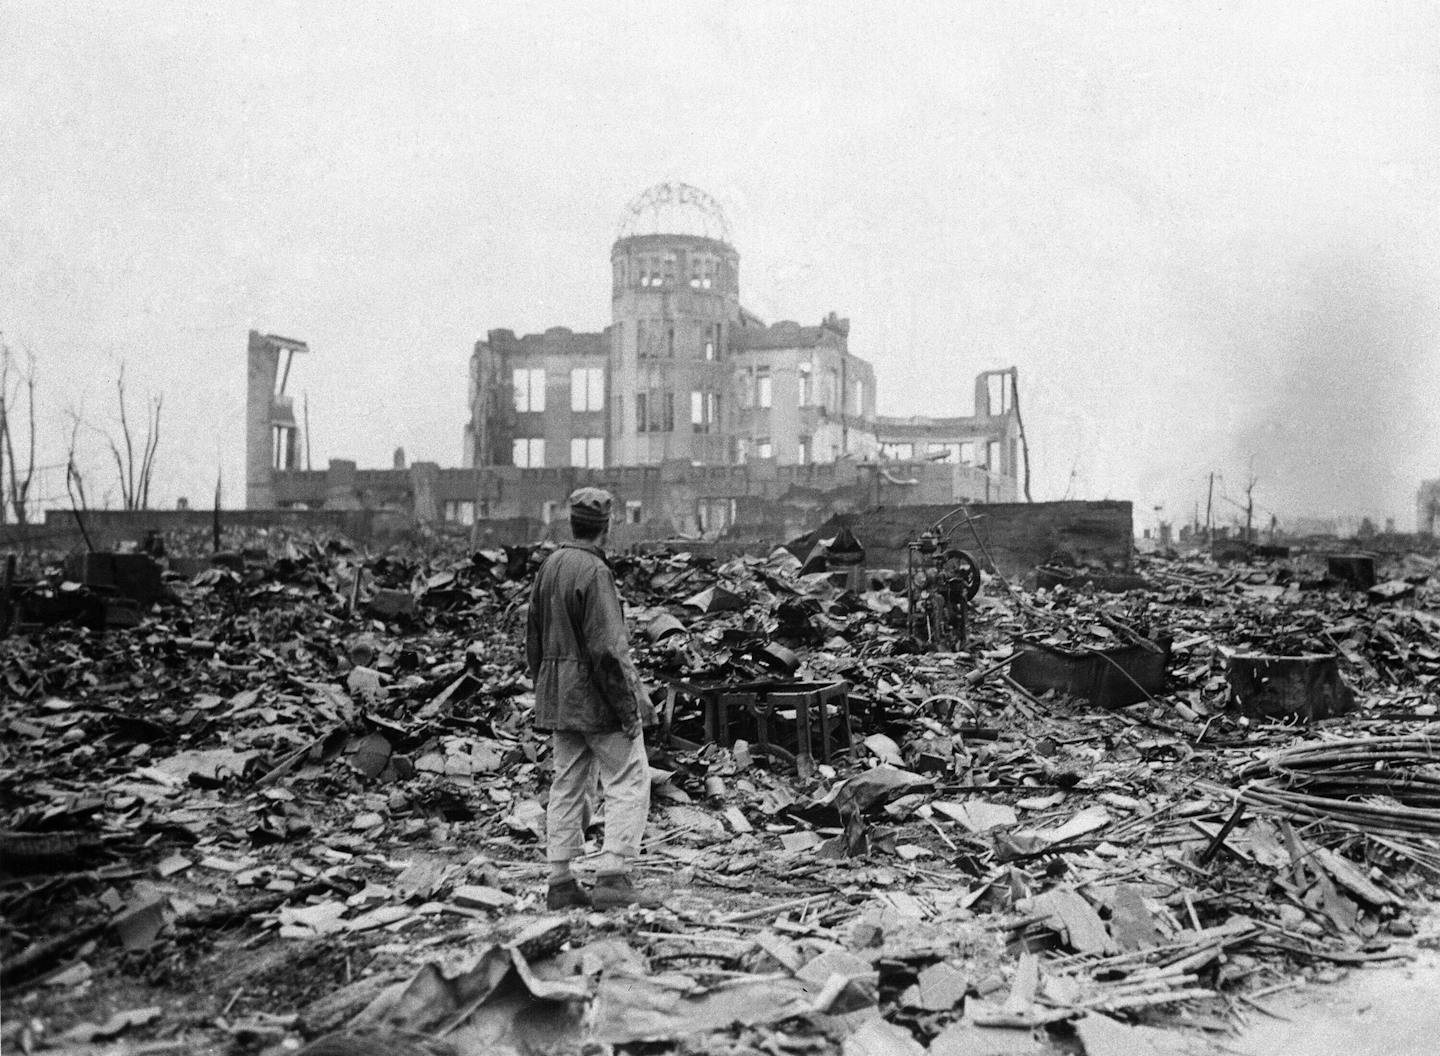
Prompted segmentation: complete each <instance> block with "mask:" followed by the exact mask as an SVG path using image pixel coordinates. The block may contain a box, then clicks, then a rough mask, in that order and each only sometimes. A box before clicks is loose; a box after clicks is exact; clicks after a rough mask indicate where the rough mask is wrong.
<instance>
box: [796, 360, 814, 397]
mask: <svg viewBox="0 0 1440 1056" xmlns="http://www.w3.org/2000/svg"><path fill="white" fill-rule="evenodd" d="M812 388H813V378H812V377H811V373H810V364H809V363H801V364H800V384H799V386H798V390H799V399H798V403H799V405H800V406H801V407H809V406H810V403H811V401H812V400H813V399H814V393H813V392H812Z"/></svg>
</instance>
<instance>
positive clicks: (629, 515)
mask: <svg viewBox="0 0 1440 1056" xmlns="http://www.w3.org/2000/svg"><path fill="white" fill-rule="evenodd" d="M642 516H643V507H642V506H641V503H640V500H639V499H626V500H625V523H626V524H639V523H640V520H641V517H642Z"/></svg>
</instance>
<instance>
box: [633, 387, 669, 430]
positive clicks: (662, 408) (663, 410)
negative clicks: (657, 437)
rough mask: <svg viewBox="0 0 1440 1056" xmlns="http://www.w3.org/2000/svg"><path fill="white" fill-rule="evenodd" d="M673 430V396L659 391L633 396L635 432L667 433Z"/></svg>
mask: <svg viewBox="0 0 1440 1056" xmlns="http://www.w3.org/2000/svg"><path fill="white" fill-rule="evenodd" d="M674 429H675V394H674V393H673V392H665V391H663V390H661V389H651V390H649V391H648V392H639V393H636V394H635V431H636V432H637V433H669V432H673V431H674Z"/></svg>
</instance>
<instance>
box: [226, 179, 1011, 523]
mask: <svg viewBox="0 0 1440 1056" xmlns="http://www.w3.org/2000/svg"><path fill="white" fill-rule="evenodd" d="M610 269H611V322H610V325H609V326H607V327H606V328H605V329H604V330H602V331H600V332H598V333H577V332H575V331H572V330H570V329H568V328H566V327H563V326H555V327H551V328H550V329H548V330H546V331H544V332H543V333H538V334H526V335H523V336H517V335H516V334H515V333H514V331H512V330H506V329H494V330H490V331H489V332H488V333H487V334H486V336H485V337H484V339H482V340H480V341H477V342H476V343H475V346H474V350H473V353H472V355H471V357H470V366H469V406H470V415H469V420H468V421H467V422H466V424H465V428H464V447H463V457H462V463H463V465H462V468H459V469H442V468H441V467H439V466H438V465H436V464H434V463H425V462H418V463H415V464H414V465H412V466H410V467H408V469H400V468H396V469H389V470H360V469H358V468H357V467H356V466H355V465H354V463H353V462H348V461H344V460H332V461H331V463H330V466H329V468H328V469H327V470H323V471H315V472H309V471H302V470H301V469H300V467H299V465H298V461H297V459H298V454H297V452H298V451H299V447H298V436H299V432H298V429H297V427H296V424H295V420H294V415H293V413H291V412H290V408H289V403H288V398H287V397H285V396H284V386H285V379H286V377H287V375H288V357H289V356H290V355H292V354H293V352H294V351H306V348H305V346H304V345H303V343H300V342H293V341H290V340H288V339H286V338H277V337H273V336H270V335H262V334H257V333H253V332H252V334H251V336H250V379H249V381H250V386H249V392H250V395H249V404H250V406H249V416H248V419H247V421H248V425H247V440H248V443H249V452H248V455H249V457H248V458H247V500H248V505H249V506H250V507H251V508H257V507H265V506H274V507H293V506H312V507H315V506H319V507H323V508H337V509H369V508H387V509H388V508H392V507H408V508H409V509H410V510H411V511H412V513H413V515H414V516H415V518H416V519H417V520H425V519H438V520H441V521H460V522H464V523H468V522H470V521H472V520H474V519H476V518H481V519H487V520H494V519H527V518H528V519H532V520H534V521H536V522H537V523H540V524H548V523H549V522H551V521H552V520H556V519H561V518H563V512H562V510H561V507H562V506H563V501H564V499H565V496H566V495H567V494H568V492H569V490H571V489H572V488H573V487H576V486H580V485H582V484H591V485H596V486H602V487H606V488H609V489H610V490H611V491H612V492H614V493H615V495H616V498H617V500H618V501H619V502H620V508H621V509H622V510H623V511H624V512H623V515H622V516H623V523H624V525H625V527H626V529H627V531H628V532H630V533H631V534H635V535H643V534H644V533H645V532H651V533H656V534H660V535H665V534H671V533H675V532H680V533H684V534H695V535H701V536H710V537H713V536H717V535H721V534H724V533H725V532H727V531H728V530H730V529H731V528H732V527H735V526H749V527H751V528H755V529H757V530H766V531H769V530H772V529H773V530H775V531H782V530H787V529H788V526H791V525H795V524H800V523H803V522H805V521H806V520H807V519H808V518H810V517H812V516H821V515H823V516H829V515H830V514H833V513H836V512H848V511H853V510H857V509H863V508H865V507H866V506H867V505H914V504H943V503H946V502H957V503H958V502H1014V501H1016V499H1017V498H1018V497H1019V491H1020V487H1019V477H1020V471H1021V465H1022V459H1021V458H1020V455H1019V444H1020V442H1021V433H1020V418H1019V413H1018V408H1017V406H1016V398H1015V393H1016V372H1015V370H1014V369H1013V368H1009V369H1006V370H999V371H987V372H984V373H981V374H980V375H979V376H978V377H977V378H976V380H975V405H974V413H973V414H971V415H969V416H955V417H943V418H921V417H911V418H893V417H884V416H880V415H877V414H876V400H877V389H878V383H877V379H876V376H875V371H874V368H873V367H872V366H871V364H870V363H869V362H867V361H866V360H865V359H863V358H861V357H860V356H857V355H855V354H854V353H853V352H851V351H850V348H849V340H850V323H849V320H848V319H843V318H840V317H839V316H838V315H837V314H836V313H834V312H831V313H830V314H828V315H826V316H825V317H824V318H823V319H821V320H820V321H819V322H818V323H816V324H814V325H801V324H799V323H796V322H790V321H783V322H778V323H774V324H771V325H767V324H766V323H765V322H764V321H762V320H761V319H760V318H759V317H758V316H757V315H756V314H755V313H753V312H750V311H747V310H746V309H745V308H744V307H743V305H742V304H741V286H740V255H739V253H738V252H737V251H736V250H735V248H734V246H733V245H732V244H731V242H730V239H729V229H728V225H727V224H726V223H725V220H724V216H723V213H721V211H720V209H719V207H718V206H717V205H716V204H715V203H714V202H713V200H711V199H710V198H709V196H707V195H705V194H704V193H703V192H700V191H697V190H695V189H694V188H689V187H685V186H683V185H661V186H659V187H655V188H651V189H650V190H649V191H647V192H645V194H643V195H641V196H640V197H639V198H637V199H636V200H635V201H634V202H632V203H631V204H630V207H629V211H628V213H627V217H626V220H625V222H623V223H622V226H621V229H620V231H619V233H618V237H617V238H616V240H615V242H614V243H613V245H612V246H611V249H610ZM282 356H283V357H285V361H286V364H287V365H286V366H284V367H283V368H282V366H281V358H282ZM422 513H423V514H424V515H425V516H423V517H422ZM817 523H818V522H817Z"/></svg>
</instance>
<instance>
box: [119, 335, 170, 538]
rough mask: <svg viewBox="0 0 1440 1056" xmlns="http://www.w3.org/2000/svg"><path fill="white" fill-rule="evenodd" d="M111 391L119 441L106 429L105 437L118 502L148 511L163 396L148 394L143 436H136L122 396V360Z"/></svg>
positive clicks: (158, 441) (129, 507)
mask: <svg viewBox="0 0 1440 1056" xmlns="http://www.w3.org/2000/svg"><path fill="white" fill-rule="evenodd" d="M115 394H116V397H117V399H118V401H119V404H120V442H119V443H117V442H116V440H115V437H114V436H113V435H112V434H111V433H109V432H106V433H105V440H106V442H107V443H108V444H109V445H110V454H111V456H112V457H113V458H114V459H115V472H116V475H117V476H118V477H119V480H120V498H121V502H122V503H123V506H124V508H125V509H127V510H148V509H149V508H150V481H151V477H152V475H153V473H154V471H155V452H156V451H157V450H158V449H159V447H160V408H161V405H162V404H163V402H164V396H163V395H161V396H151V397H150V399H149V401H148V403H147V405H146V416H145V435H144V437H143V438H139V437H136V436H135V435H134V433H133V432H132V430H131V425H130V409H129V407H128V406H127V404H126V399H125V364H124V363H121V364H120V373H119V375H118V376H117V377H116V378H115ZM137 441H139V442H138V443H137ZM122 444H123V446H124V451H123V452H122V451H121V446H122Z"/></svg>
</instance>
